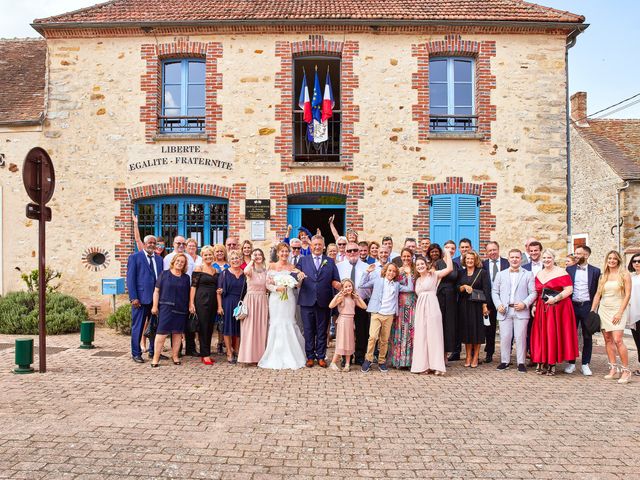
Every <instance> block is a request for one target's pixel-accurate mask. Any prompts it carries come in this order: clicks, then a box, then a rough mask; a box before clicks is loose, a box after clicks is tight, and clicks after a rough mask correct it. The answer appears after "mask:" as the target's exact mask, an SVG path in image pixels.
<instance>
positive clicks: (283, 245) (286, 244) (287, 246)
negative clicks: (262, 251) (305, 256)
mask: <svg viewBox="0 0 640 480" xmlns="http://www.w3.org/2000/svg"><path fill="white" fill-rule="evenodd" d="M283 248H286V249H287V251H288V252H290V251H291V247H290V246H289V244H288V243H284V242H280V243H279V244H278V245H276V252H278V253H279V252H280V250H282V249H283Z"/></svg>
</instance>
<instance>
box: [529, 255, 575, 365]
mask: <svg viewBox="0 0 640 480" xmlns="http://www.w3.org/2000/svg"><path fill="white" fill-rule="evenodd" d="M555 258H556V254H555V252H554V251H553V250H551V249H546V250H545V251H544V252H542V265H543V269H542V270H540V272H538V275H536V291H537V292H538V299H537V300H536V304H535V307H534V318H533V326H532V327H531V361H533V362H534V363H536V364H537V366H536V373H538V374H539V375H542V374H544V373H546V374H547V375H555V373H556V364H557V363H558V362H566V361H569V360H575V359H576V357H577V356H578V333H577V330H576V318H575V314H574V312H573V304H572V303H571V294H572V293H573V285H572V283H571V277H569V275H568V274H567V272H566V271H565V270H564V269H562V268H560V267H558V266H556V265H555ZM548 291H550V293H551V294H547V292H548ZM553 292H556V294H555V296H553ZM545 368H546V369H545Z"/></svg>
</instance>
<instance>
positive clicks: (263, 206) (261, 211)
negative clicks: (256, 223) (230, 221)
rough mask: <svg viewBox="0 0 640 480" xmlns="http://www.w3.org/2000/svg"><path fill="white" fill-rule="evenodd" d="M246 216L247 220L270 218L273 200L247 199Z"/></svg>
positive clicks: (245, 205)
mask: <svg viewBox="0 0 640 480" xmlns="http://www.w3.org/2000/svg"><path fill="white" fill-rule="evenodd" d="M244 217H245V219H246V220H269V219H270V218H271V200H268V199H267V200H249V199H247V200H245V204H244Z"/></svg>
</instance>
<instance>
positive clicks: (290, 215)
mask: <svg viewBox="0 0 640 480" xmlns="http://www.w3.org/2000/svg"><path fill="white" fill-rule="evenodd" d="M287 223H288V224H289V225H291V226H292V227H293V229H292V230H291V235H293V236H294V237H295V236H297V235H298V229H299V228H300V227H301V226H302V208H300V207H287Z"/></svg>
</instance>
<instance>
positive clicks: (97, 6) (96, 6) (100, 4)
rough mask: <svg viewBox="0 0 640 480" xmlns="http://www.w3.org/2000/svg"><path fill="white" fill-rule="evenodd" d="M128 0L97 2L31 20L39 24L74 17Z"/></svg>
mask: <svg viewBox="0 0 640 480" xmlns="http://www.w3.org/2000/svg"><path fill="white" fill-rule="evenodd" d="M127 1H129V0H105V1H103V2H100V1H99V0H98V3H95V4H93V5H89V6H86V7H82V8H77V9H75V10H71V11H69V12H64V13H59V14H58V15H52V16H51V17H42V18H36V19H34V20H33V23H41V22H42V20H53V19H54V18H59V17H66V16H67V15H75V14H76V13H82V12H84V11H87V10H93V9H96V10H99V9H102V8H104V7H108V6H109V5H111V4H114V3H117V2H127Z"/></svg>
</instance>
